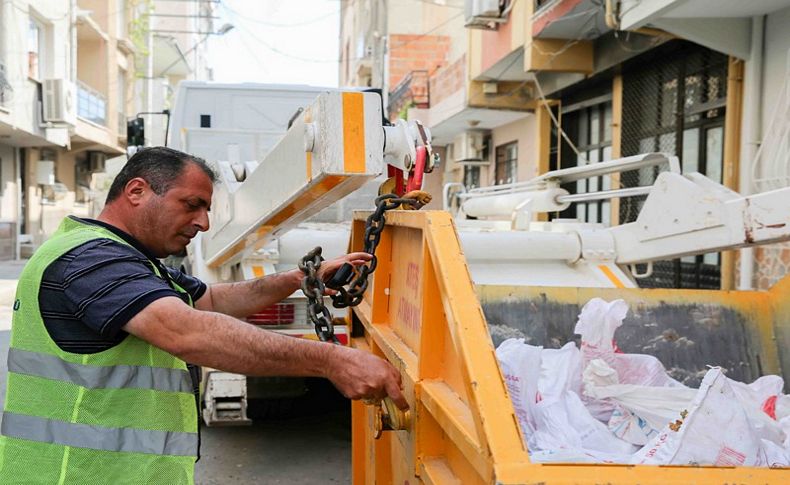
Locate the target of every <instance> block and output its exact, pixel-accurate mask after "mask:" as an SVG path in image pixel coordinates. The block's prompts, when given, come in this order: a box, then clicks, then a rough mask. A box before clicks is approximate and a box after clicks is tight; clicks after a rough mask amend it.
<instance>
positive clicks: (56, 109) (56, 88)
mask: <svg viewBox="0 0 790 485" xmlns="http://www.w3.org/2000/svg"><path fill="white" fill-rule="evenodd" d="M44 121H45V122H48V123H68V124H70V125H74V124H75V123H76V121H77V90H76V88H75V86H74V83H72V82H71V81H69V80H68V79H63V78H60V79H45V80H44Z"/></svg>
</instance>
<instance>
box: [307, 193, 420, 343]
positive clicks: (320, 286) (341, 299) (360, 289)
mask: <svg viewBox="0 0 790 485" xmlns="http://www.w3.org/2000/svg"><path fill="white" fill-rule="evenodd" d="M404 204H405V205H411V206H414V207H419V206H420V205H419V204H420V202H419V201H418V200H417V199H411V198H403V197H398V196H397V195H395V194H384V195H381V196H379V197H377V198H376V210H374V211H373V213H372V214H371V215H369V216H368V218H367V219H366V220H365V236H364V237H365V241H364V247H363V250H364V251H365V252H366V253H368V254H370V255H371V256H372V258H371V260H370V261H368V262H367V263H365V264H364V265H361V266H359V267H357V268H356V277H354V278H353V279H352V280H351V281H350V282H349V283H348V289H346V288H345V287H344V286H338V287H336V288H334V289H336V290H337V294H335V295H332V296H331V298H332V304H333V306H334V307H335V308H347V307H352V306H357V305H359V304H360V303H361V302H362V297H363V295H364V294H365V290H367V288H368V276H370V275H371V274H373V272H374V271H376V265H377V261H378V260H377V259H376V254H375V253H376V247H377V246H378V245H379V242H380V241H381V233H382V231H384V225H385V223H386V218H385V217H384V213H385V212H387V211H388V210H392V209H396V208H398V207H400V206H401V205H404ZM323 260H324V258H323V257H322V256H321V248H320V247H317V248H315V249H313V250H312V251H310V252H309V253H307V254H306V255H305V256H304V257H303V258H302V259H301V260H300V261H299V269H300V270H302V272H303V273H304V274H305V276H304V278H303V279H302V292H303V293H304V294H305V296H306V297H307V315H308V316H309V317H310V321H312V322H313V325H315V333H316V334H317V335H318V338H319V339H321V341H323V342H327V341H330V340H331V341H333V342H335V343H338V340H337V337H335V329H334V326H333V325H332V315H331V314H330V313H329V310H328V309H327V308H326V306H324V290H325V289H326V285H325V284H324V282H323V281H321V279H320V278H318V276H317V274H318V269H319V268H320V267H321V262H322V261H323Z"/></svg>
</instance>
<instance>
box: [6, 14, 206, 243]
mask: <svg viewBox="0 0 790 485" xmlns="http://www.w3.org/2000/svg"><path fill="white" fill-rule="evenodd" d="M155 3H157V4H158V3H162V4H166V5H163V6H161V7H160V6H159V5H155ZM173 3H175V2H153V1H150V0H15V1H13V2H1V3H0V258H15V257H20V256H21V257H25V256H27V255H29V254H30V253H32V251H33V250H34V249H35V248H36V247H37V246H38V245H40V244H41V242H43V241H44V240H45V239H46V238H47V237H48V236H49V235H51V234H52V233H53V232H54V231H55V229H56V228H57V226H58V224H59V222H60V220H61V219H62V218H63V217H64V216H65V215H67V214H75V215H78V216H88V215H90V214H95V212H96V207H95V204H96V203H97V201H96V200H95V197H93V189H92V182H93V178H94V174H96V173H97V172H103V171H104V169H105V165H106V163H107V161H108V160H112V159H114V158H116V159H117V160H119V161H122V160H124V159H125V152H126V134H127V132H126V130H127V126H126V125H127V120H128V119H130V118H132V117H134V116H135V114H136V113H139V112H142V111H160V112H161V111H162V110H163V109H164V108H166V107H167V99H168V94H169V93H171V92H172V86H173V84H174V83H175V82H177V81H178V80H179V79H184V78H197V77H199V78H205V77H206V76H207V74H206V72H207V67H206V66H205V61H204V58H205V56H204V50H203V48H204V46H198V47H197V48H195V49H192V50H190V48H191V47H192V46H193V45H195V44H196V43H198V42H199V41H200V40H201V39H202V37H199V36H200V35H202V32H203V31H201V30H200V29H204V30H205V31H207V32H210V31H211V30H210V29H211V24H210V22H211V15H210V12H208V11H206V8H210V3H209V2H204V1H196V2H178V3H179V4H183V5H180V6H175V7H172V8H171V7H170V5H171V4H173ZM168 9H171V10H172V9H175V10H173V12H172V13H170V14H167V13H165V14H164V15H163V16H162V17H161V19H162V20H161V22H160V20H159V19H160V17H156V16H155V14H154V12H155V11H158V10H163V11H165V12H168V11H169V10H168ZM165 15H167V16H165ZM167 22H171V23H172V22H174V24H173V25H172V26H171V25H170V24H168V23H167ZM207 22H208V25H207V24H206V23H207ZM160 25H162V26H164V27H165V28H167V29H173V30H179V29H180V30H186V31H188V32H189V33H181V34H180V35H181V37H179V38H176V39H170V38H168V39H167V42H164V43H163V42H157V41H155V39H158V37H155V36H156V35H158V33H157V32H155V31H154V29H158V28H160ZM192 31H194V32H196V33H195V34H193V33H191V32H192ZM163 35H164V34H163ZM196 37H198V38H197V40H195V39H196ZM173 51H175V53H176V54H177V56H175V57H176V59H175V61H176V62H173V59H172V57H173ZM186 52H189V53H190V54H191V55H192V57H191V58H190V59H187V58H186V57H185V55H184V53H186ZM168 56H169V57H168ZM165 63H167V64H165ZM162 64H164V65H163V66H161V67H162V69H160V71H157V70H156V69H157V67H158V66H160V65H162ZM168 64H172V65H171V66H170V67H169V69H165V68H167V67H168ZM159 118H160V125H159V127H158V128H159V130H157V127H156V126H153V127H151V128H152V129H151V130H150V132H151V133H152V134H154V133H157V132H162V133H164V121H163V119H162V118H164V117H162V116H159ZM151 141H152V143H153V142H157V143H163V142H164V136H163V135H162V136H160V137H159V138H156V137H153V139H152V140H151ZM117 157H122V158H117ZM98 202H99V203H100V202H102V201H98Z"/></svg>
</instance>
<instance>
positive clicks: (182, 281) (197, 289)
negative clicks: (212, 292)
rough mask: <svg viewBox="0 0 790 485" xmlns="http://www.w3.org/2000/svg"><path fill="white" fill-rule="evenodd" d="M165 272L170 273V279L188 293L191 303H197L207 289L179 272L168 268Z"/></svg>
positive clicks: (202, 284)
mask: <svg viewBox="0 0 790 485" xmlns="http://www.w3.org/2000/svg"><path fill="white" fill-rule="evenodd" d="M167 271H168V272H169V273H170V277H171V278H172V279H173V281H174V282H175V283H176V284H177V285H178V286H180V287H181V288H182V289H183V290H184V291H186V292H187V293H189V296H191V297H192V301H198V300H199V299H200V297H202V296H203V294H204V293H206V288H208V287H207V286H206V284H205V283H203V282H202V281H200V280H199V279H197V278H195V277H194V276H191V275H188V274H186V273H182V272H181V271H179V270H177V269H175V268H171V267H169V266H168V267H167Z"/></svg>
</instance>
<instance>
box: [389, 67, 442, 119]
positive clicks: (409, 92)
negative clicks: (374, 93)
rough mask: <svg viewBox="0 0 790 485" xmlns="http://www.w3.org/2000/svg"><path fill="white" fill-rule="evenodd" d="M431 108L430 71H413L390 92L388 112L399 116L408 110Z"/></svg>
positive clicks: (391, 115)
mask: <svg viewBox="0 0 790 485" xmlns="http://www.w3.org/2000/svg"><path fill="white" fill-rule="evenodd" d="M430 107H431V83H430V76H428V71H412V72H410V73H409V74H407V75H406V77H404V78H403V80H402V81H401V82H399V83H398V85H397V86H395V89H393V90H392V91H391V92H390V95H389V103H388V104H387V112H388V113H389V114H390V117H391V118H393V117H395V116H398V115H399V114H400V113H401V111H403V110H404V109H408V108H424V109H425V108H430Z"/></svg>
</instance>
